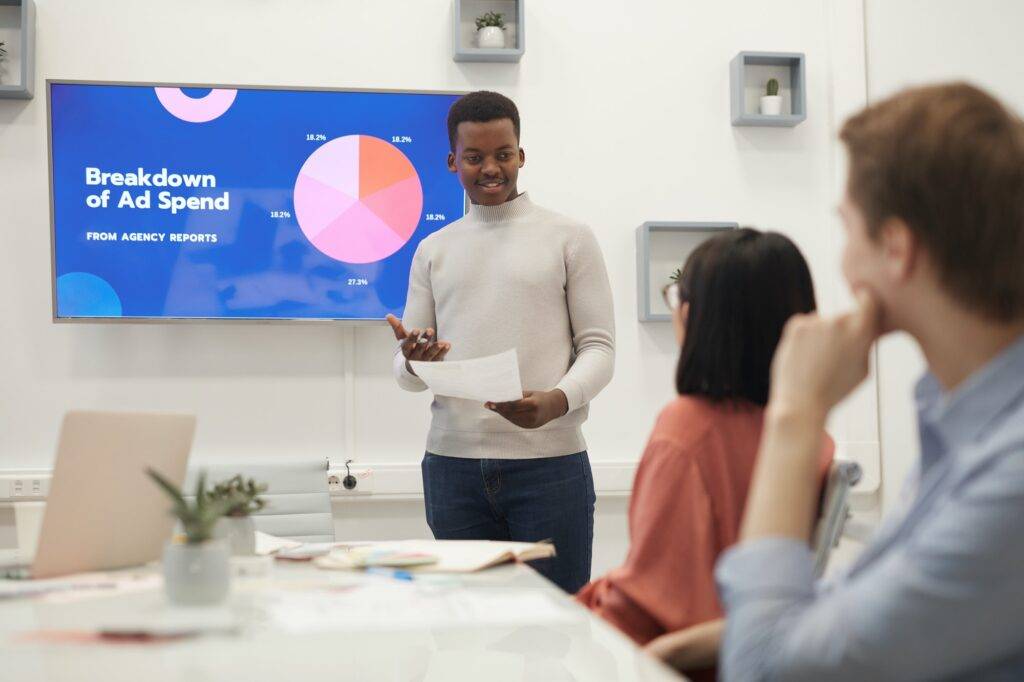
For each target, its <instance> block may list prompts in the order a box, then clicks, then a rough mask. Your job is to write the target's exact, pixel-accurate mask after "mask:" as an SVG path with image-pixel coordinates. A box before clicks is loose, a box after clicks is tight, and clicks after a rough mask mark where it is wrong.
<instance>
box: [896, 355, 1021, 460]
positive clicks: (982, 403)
mask: <svg viewBox="0 0 1024 682" xmlns="http://www.w3.org/2000/svg"><path fill="white" fill-rule="evenodd" d="M1022 393H1024V336H1022V337H1020V338H1018V339H1017V340H1016V341H1014V342H1013V343H1012V344H1011V345H1010V346H1009V347H1008V348H1006V349H1005V350H1004V351H1003V352H1001V353H1000V354H999V355H997V356H996V357H995V358H993V359H992V360H990V361H989V362H988V363H987V364H985V365H984V366H983V367H981V368H980V369H978V370H977V371H975V372H974V374H972V375H971V376H969V377H968V378H967V379H966V380H964V382H963V383H961V384H960V386H958V387H957V388H956V389H954V390H953V391H951V392H946V391H943V389H942V385H941V384H940V383H939V381H938V379H937V378H936V377H935V375H934V374H932V373H931V372H928V373H926V374H925V375H924V376H923V377H921V379H920V380H919V381H918V382H917V386H916V387H915V389H914V397H915V399H916V402H917V411H918V419H919V420H920V422H921V424H922V426H929V427H931V428H933V429H934V430H935V431H936V433H937V435H939V436H940V437H941V438H942V440H943V441H944V444H945V445H946V446H947V447H954V446H958V445H965V444H967V443H971V442H974V441H976V440H977V439H978V438H979V437H981V436H982V435H983V433H984V432H985V430H986V427H987V426H988V425H989V424H991V423H992V421H993V420H994V419H995V418H996V417H998V416H999V414H1000V413H1001V412H1002V411H1003V409H1004V408H1005V407H1007V405H1009V404H1010V403H1011V402H1013V401H1014V399H1016V398H1019V397H1020V396H1021V394H1022Z"/></svg>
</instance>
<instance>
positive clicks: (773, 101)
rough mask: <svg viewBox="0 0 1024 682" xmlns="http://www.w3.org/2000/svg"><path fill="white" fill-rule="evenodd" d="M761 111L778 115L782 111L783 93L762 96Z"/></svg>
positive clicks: (768, 114) (766, 114)
mask: <svg viewBox="0 0 1024 682" xmlns="http://www.w3.org/2000/svg"><path fill="white" fill-rule="evenodd" d="M761 113H762V114H764V115H765V116H778V115H779V114H781V113H782V95H765V96H764V97H762V98H761Z"/></svg>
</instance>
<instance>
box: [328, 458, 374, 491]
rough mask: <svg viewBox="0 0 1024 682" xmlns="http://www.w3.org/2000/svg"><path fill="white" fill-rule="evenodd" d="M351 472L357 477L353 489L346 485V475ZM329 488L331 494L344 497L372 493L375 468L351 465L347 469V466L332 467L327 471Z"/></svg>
mask: <svg viewBox="0 0 1024 682" xmlns="http://www.w3.org/2000/svg"><path fill="white" fill-rule="evenodd" d="M349 473H351V475H352V477H353V478H354V479H355V485H354V486H353V487H352V488H351V489H349V488H346V487H345V476H347V475H348V474H349ZM327 489H328V490H329V491H330V493H331V495H338V496H342V497H349V496H355V495H372V494H373V469H369V468H367V467H355V466H351V465H349V467H348V471H346V469H345V467H332V468H331V469H330V470H328V472H327Z"/></svg>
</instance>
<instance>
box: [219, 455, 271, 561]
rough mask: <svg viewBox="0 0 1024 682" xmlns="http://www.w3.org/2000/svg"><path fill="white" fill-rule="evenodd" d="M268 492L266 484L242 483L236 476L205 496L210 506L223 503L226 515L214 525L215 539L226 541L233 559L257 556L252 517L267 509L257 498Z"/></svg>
mask: <svg viewBox="0 0 1024 682" xmlns="http://www.w3.org/2000/svg"><path fill="white" fill-rule="evenodd" d="M266 491H267V484H266V483H257V482H256V481H254V480H253V479H251V478H250V479H248V480H245V479H243V478H242V476H241V475H240V474H239V475H237V476H234V477H232V478H229V479H228V480H226V481H222V482H220V483H217V484H216V485H214V486H213V490H211V491H210V492H209V493H208V494H207V496H208V498H209V500H210V501H211V502H217V503H224V504H226V505H227V511H226V512H225V513H224V516H223V517H221V518H220V520H219V521H218V522H217V527H216V528H215V529H214V537H217V538H221V539H224V540H227V542H228V545H229V546H230V547H231V554H232V555H233V556H252V555H254V554H255V553H256V527H255V526H254V525H253V522H252V516H251V514H254V513H256V512H258V511H259V510H261V509H263V508H264V507H266V506H267V502H266V500H264V499H263V498H262V497H260V494H261V493H265V492H266Z"/></svg>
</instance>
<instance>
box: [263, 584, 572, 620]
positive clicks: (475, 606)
mask: <svg viewBox="0 0 1024 682" xmlns="http://www.w3.org/2000/svg"><path fill="white" fill-rule="evenodd" d="M264 613H265V614H266V615H267V616H269V618H270V619H271V621H272V622H274V623H275V624H277V625H278V626H279V627H281V628H283V629H285V630H288V631H289V632H292V633H297V634H299V633H315V632H326V631H358V632H366V631H396V630H428V629H442V628H479V627H484V626H503V627H524V626H543V625H562V624H570V623H575V622H580V621H582V620H584V618H585V616H583V615H582V614H583V612H582V611H581V610H579V609H578V608H576V607H571V606H568V600H565V599H558V598H557V597H552V596H551V595H550V594H546V593H542V592H538V591H536V590H520V589H509V590H501V591H498V592H485V591H470V590H465V589H461V588H442V589H438V588H436V587H432V586H420V585H417V584H416V583H412V582H404V581H398V580H392V579H391V578H381V579H380V580H378V581H374V582H370V583H367V584H365V585H363V586H360V587H352V588H350V589H347V590H337V589H335V590H310V591H302V592H297V591H288V592H281V593H279V594H277V595H275V594H273V593H268V596H267V602H266V604H265V610H264Z"/></svg>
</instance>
